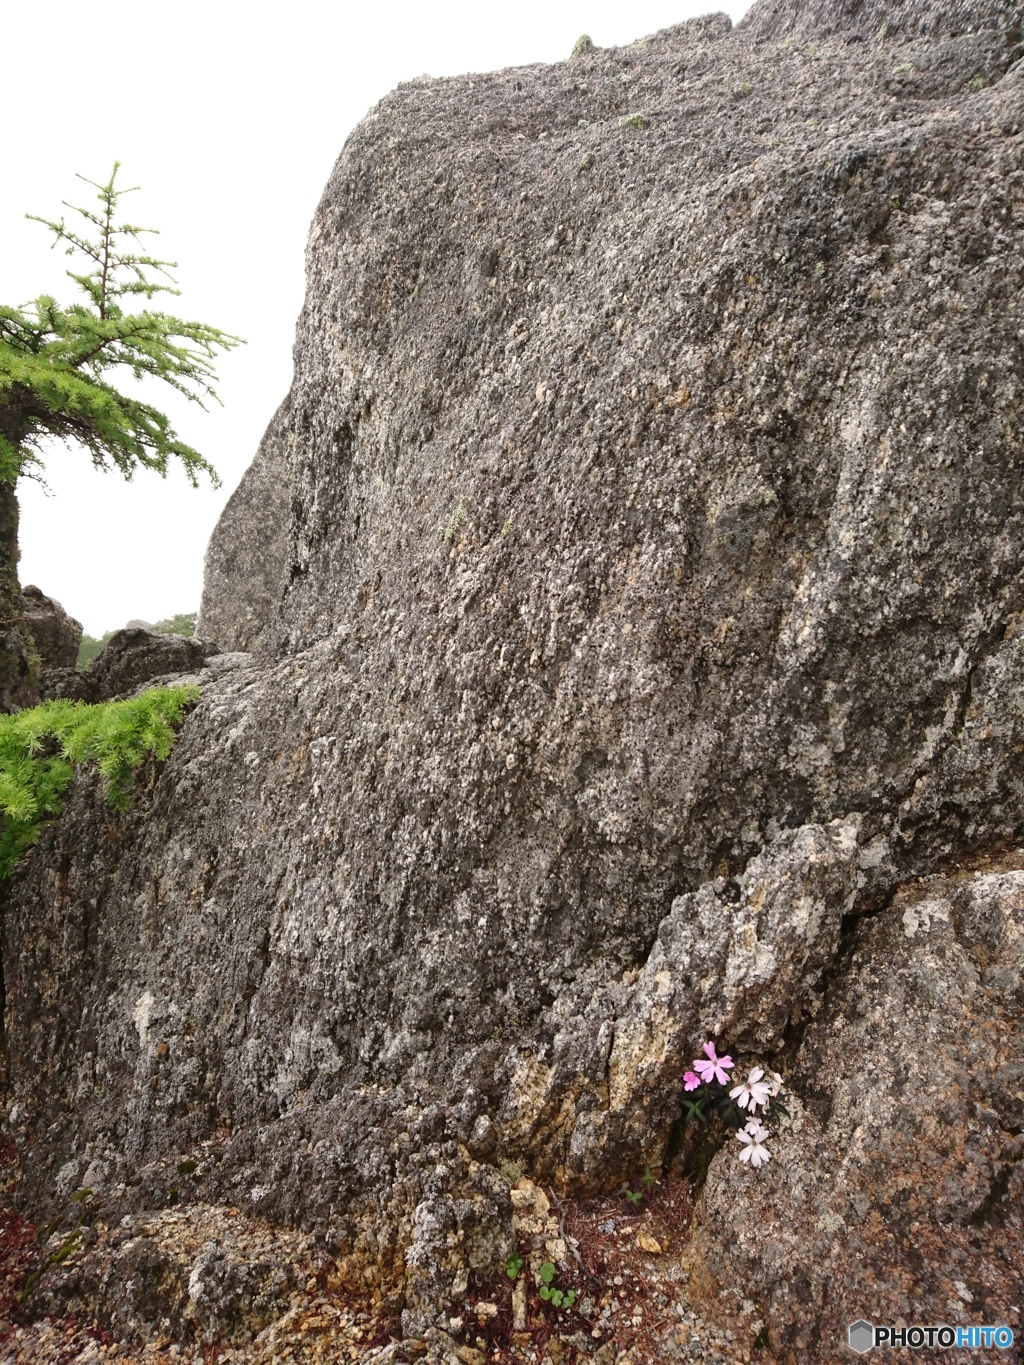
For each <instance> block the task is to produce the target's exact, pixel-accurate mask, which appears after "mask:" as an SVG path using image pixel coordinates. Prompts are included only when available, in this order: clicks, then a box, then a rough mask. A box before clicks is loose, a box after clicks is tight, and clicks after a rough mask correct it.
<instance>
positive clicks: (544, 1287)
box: [539, 1284, 551, 1303]
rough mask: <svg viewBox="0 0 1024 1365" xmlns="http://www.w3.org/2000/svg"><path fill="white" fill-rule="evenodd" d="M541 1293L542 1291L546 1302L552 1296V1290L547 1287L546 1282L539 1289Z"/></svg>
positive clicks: (541, 1294)
mask: <svg viewBox="0 0 1024 1365" xmlns="http://www.w3.org/2000/svg"><path fill="white" fill-rule="evenodd" d="M539 1293H540V1296H541V1298H542V1299H543V1300H544V1301H545V1303H546V1302H547V1300H548V1299H550V1297H551V1290H550V1289H549V1288H548V1287H547V1285H546V1284H542V1285H541V1287H540V1290H539Z"/></svg>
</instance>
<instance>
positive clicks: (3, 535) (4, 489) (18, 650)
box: [0, 481, 39, 711]
mask: <svg viewBox="0 0 1024 1365" xmlns="http://www.w3.org/2000/svg"><path fill="white" fill-rule="evenodd" d="M18 553H19V552H18V499H17V496H16V494H15V491H14V485H13V484H10V483H4V482H3V481H0V711H20V710H21V709H22V707H24V706H33V705H35V703H36V702H37V701H38V700H39V692H38V685H39V660H38V658H37V657H36V651H35V648H34V646H33V644H32V639H31V637H30V635H29V633H28V631H27V630H26V628H25V622H24V620H23V619H22V617H23V613H22V605H21V584H20V583H19V582H18Z"/></svg>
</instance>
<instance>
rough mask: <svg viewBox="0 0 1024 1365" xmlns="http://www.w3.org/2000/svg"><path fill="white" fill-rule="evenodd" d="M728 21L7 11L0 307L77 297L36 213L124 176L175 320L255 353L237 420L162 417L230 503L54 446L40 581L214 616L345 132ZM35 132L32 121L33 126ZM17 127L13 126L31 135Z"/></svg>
mask: <svg viewBox="0 0 1024 1365" xmlns="http://www.w3.org/2000/svg"><path fill="white" fill-rule="evenodd" d="M747 8H748V5H747V4H746V3H738V4H736V3H726V4H716V3H715V2H714V0H632V3H630V4H627V5H623V4H622V3H621V0H616V2H615V3H612V2H611V0H543V2H542V0H518V3H513V4H504V5H500V6H499V5H483V4H475V5H473V4H466V3H457V2H456V0H436V2H435V3H433V4H429V3H427V4H425V3H419V4H414V3H408V0H391V3H389V4H386V5H382V4H378V5H374V4H372V3H364V4H356V3H352V2H351V0H333V2H332V0H321V2H320V3H316V2H315V0H292V3H291V4H287V5H285V4H277V5H266V6H263V7H260V6H257V5H254V4H242V3H241V2H240V0H176V3H175V4H174V5H173V6H171V5H167V4H165V3H163V0H161V3H155V0H104V3H103V4H102V5H100V6H99V7H97V6H95V5H86V4H83V3H82V0H46V3H45V4H44V3H41V2H40V0H35V2H33V0H29V3H25V0H0V30H2V33H3V44H4V49H5V51H6V53H7V56H6V58H5V61H4V106H5V108H6V109H7V110H8V114H9V117H13V118H16V119H18V121H19V125H20V133H19V134H18V135H17V136H14V134H13V131H12V133H11V134H10V135H9V136H8V137H7V138H6V139H5V143H4V165H3V176H2V179H0V300H2V301H3V302H4V303H7V304H11V305H17V304H22V303H25V302H27V301H28V300H30V299H31V298H34V297H35V296H36V295H37V294H40V293H53V294H56V295H57V297H58V298H61V299H65V300H69V299H70V297H71V292H70V291H71V290H73V289H74V286H73V285H71V282H70V281H68V280H65V279H64V276H63V271H64V269H65V268H66V266H67V265H68V264H70V262H68V261H67V260H66V258H65V257H64V256H63V255H61V254H60V253H59V252H54V251H51V250H50V249H49V242H50V238H49V234H48V233H47V232H46V230H45V228H43V227H41V226H40V225H39V224H37V223H30V222H27V221H26V220H25V218H24V214H25V213H26V212H32V213H38V214H41V215H43V216H44V217H48V218H59V217H60V215H61V213H62V209H61V202H60V201H61V200H62V199H68V200H70V201H71V202H72V203H88V202H89V200H88V196H90V195H92V194H93V193H94V191H92V190H91V189H90V188H89V187H88V186H85V185H82V184H81V182H80V181H76V180H75V178H74V176H75V172H76V171H78V172H81V173H82V174H84V175H87V176H89V177H90V179H93V180H102V179H105V178H106V175H107V174H108V172H109V169H110V166H111V163H112V162H113V161H114V159H115V158H117V159H118V160H120V161H121V162H122V163H123V167H124V171H123V183H125V184H128V185H140V186H141V187H142V189H141V191H140V192H139V193H137V194H134V195H131V196H129V197H128V198H127V199H126V200H123V201H122V204H123V206H124V207H125V209H126V210H127V211H128V214H129V215H130V217H131V218H132V219H133V220H134V221H135V222H139V223H143V224H146V225H153V226H155V227H159V228H160V232H161V235H160V237H159V238H154V239H151V240H152V242H153V245H154V247H156V248H157V251H156V254H158V255H160V256H165V257H167V258H169V259H171V260H176V261H178V263H179V269H178V271H177V272H176V274H177V278H178V283H179V287H180V288H181V291H182V295H181V297H180V298H179V299H173V298H170V297H169V296H167V295H165V296H163V297H164V299H165V303H164V307H166V308H167V309H168V311H173V312H176V313H178V314H179V315H180V316H184V317H190V318H198V319H200V320H201V321H203V322H207V323H210V324H212V325H213V326H216V327H220V328H222V329H223V330H225V331H228V332H234V333H236V334H238V335H240V336H243V337H245V338H246V339H247V341H248V345H246V346H244V347H241V348H240V349H239V350H237V351H234V352H232V353H231V354H230V355H228V356H225V357H223V358H222V359H221V361H220V362H219V366H218V370H219V374H220V384H219V391H220V395H221V398H222V400H223V404H224V406H223V407H221V408H216V407H215V408H213V409H212V410H211V412H210V413H209V415H207V414H204V413H203V412H202V411H201V410H199V409H198V408H196V407H194V406H189V405H187V404H185V403H184V402H177V401H174V400H175V399H176V396H175V395H174V394H173V393H172V392H171V391H170V390H166V392H165V391H163V390H162V389H158V390H157V391H155V392H153V393H152V395H151V401H153V402H155V403H156V405H157V406H158V407H161V408H163V409H164V410H165V411H167V412H168V413H170V414H171V415H172V417H173V419H174V421H175V425H176V426H177V429H178V432H179V435H181V437H182V438H183V439H185V440H186V441H188V442H189V444H191V445H193V446H195V447H196V448H197V449H199V450H200V451H202V453H203V454H204V455H206V456H207V458H209V459H210V460H211V461H212V462H213V464H214V465H215V467H216V468H217V469H218V471H219V472H220V475H221V477H222V479H223V483H224V486H223V488H222V489H220V490H219V491H212V490H210V489H209V488H204V489H202V490H201V491H199V492H194V491H192V490H191V489H190V488H189V486H188V484H187V483H186V481H185V480H184V478H182V477H181V476H180V475H179V474H177V473H174V474H172V475H170V476H169V477H168V478H167V480H166V481H163V480H161V479H160V478H159V477H158V476H157V475H154V474H147V473H146V472H144V471H143V472H141V473H139V474H138V475H137V476H136V478H135V479H134V480H133V481H132V482H131V483H130V484H125V482H124V481H123V479H122V478H121V476H120V475H119V474H117V473H107V474H102V473H99V472H97V471H95V470H94V469H93V467H92V464H91V462H90V460H89V458H88V456H87V455H85V454H84V452H82V451H81V450H78V449H74V448H72V449H65V448H63V447H61V446H55V447H54V449H53V452H52V454H51V455H50V457H49V458H48V461H47V466H46V479H47V483H48V485H49V490H50V491H49V494H47V493H45V492H44V491H43V489H42V488H41V487H40V486H39V485H37V484H33V483H29V482H27V481H25V480H23V481H22V482H21V484H20V485H19V497H20V501H21V516H22V524H21V550H22V559H21V580H22V582H23V583H35V584H37V585H38V586H39V587H40V588H42V589H43V591H44V592H47V593H49V594H50V595H51V596H53V597H56V598H57V599H58V600H59V601H60V602H62V603H63V604H64V606H65V607H66V608H67V609H68V610H69V611H70V612H71V613H72V615H74V616H76V617H77V618H78V619H79V620H80V621H81V622H82V623H83V624H84V626H85V628H86V630H87V631H89V632H90V633H92V634H100V633H101V632H103V631H104V630H110V629H114V628H116V627H118V626H121V625H123V624H124V623H125V622H126V621H127V620H129V619H130V618H132V617H142V618H143V619H146V620H150V621H155V620H158V619H159V618H161V617H164V616H169V615H172V614H173V613H174V612H178V611H195V610H196V609H197V607H198V605H199V594H200V590H201V584H202V563H203V553H204V551H205V548H206V542H207V540H208V539H209V536H210V532H211V530H212V529H213V526H214V523H215V522H216V520H217V516H218V515H219V512H220V509H221V508H222V507H223V505H224V502H225V500H226V498H227V497H228V495H229V494H230V492H231V490H232V489H233V488H234V487H235V485H236V484H237V483H238V480H239V479H240V478H241V476H242V474H243V472H244V470H245V468H246V466H247V465H248V463H249V461H250V460H251V458H252V455H253V452H254V450H255V448H256V445H257V442H258V441H259V438H260V436H261V434H262V432H263V429H264V427H265V426H266V424H267V421H268V420H269V418H270V416H271V414H272V413H273V411H274V409H275V408H276V406H277V404H278V403H279V402H280V401H281V399H282V398H283V397H284V395H285V393H286V392H287V389H288V385H289V382H290V378H291V346H292V339H293V334H294V326H295V319H296V317H297V316H298V312H299V308H300V306H301V302H302V291H303V276H302V271H303V250H304V246H305V239H306V231H307V227H308V224H309V221H310V219H311V218H312V215H313V210H314V209H315V207H316V203H317V200H318V199H319V197H320V193H321V191H322V189H323V186H324V184H325V183H326V180H327V177H328V175H329V173H330V170H331V166H332V164H333V162H334V160H335V158H336V156H337V155H338V153H339V152H340V150H341V147H342V144H343V143H344V141H345V138H346V136H347V135H348V133H349V131H350V130H351V129H352V128H353V127H354V126H355V124H356V123H357V122H358V121H359V119H360V118H361V117H362V116H363V114H364V113H366V111H367V110H368V109H369V108H370V106H371V105H373V104H374V103H375V102H376V101H377V100H379V99H380V98H381V97H382V96H383V95H385V94H386V93H387V92H388V91H389V90H391V89H393V88H394V86H395V85H397V84H398V82H399V81H403V80H409V79H411V78H412V77H415V76H419V75H421V74H423V73H424V72H427V73H429V74H430V75H432V76H447V75H455V74H458V73H460V72H464V71H489V70H494V69H496V68H499V67H503V66H518V65H522V64H524V63H528V62H552V61H561V60H563V59H564V58H565V57H567V56H568V54H569V53H570V51H571V50H572V45H573V43H574V42H575V40H576V38H577V37H578V36H579V35H580V34H581V33H589V34H590V35H591V37H592V38H593V39H594V41H595V43H597V44H598V46H600V47H608V46H613V45H618V44H622V43H628V42H632V41H633V40H634V39H636V38H640V37H643V36H644V35H645V34H648V33H653V32H655V31H656V30H657V29H659V28H665V27H667V26H668V25H670V24H675V23H679V22H680V21H681V20H683V19H687V18H690V17H692V16H694V15H697V14H702V13H706V12H708V11H709V10H712V9H724V10H726V11H727V12H728V13H729V14H730V15H731V16H732V18H733V20H734V21H736V20H738V19H739V18H741V17H742V15H743V14H744V13H745V11H746V10H747ZM19 111H20V112H19ZM13 127H14V125H12V130H13Z"/></svg>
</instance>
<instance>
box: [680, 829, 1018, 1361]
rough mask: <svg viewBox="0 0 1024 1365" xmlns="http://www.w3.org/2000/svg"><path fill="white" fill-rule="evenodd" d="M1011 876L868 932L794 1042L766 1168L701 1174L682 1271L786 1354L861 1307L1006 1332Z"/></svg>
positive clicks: (1010, 1257) (1011, 1295)
mask: <svg viewBox="0 0 1024 1365" xmlns="http://www.w3.org/2000/svg"><path fill="white" fill-rule="evenodd" d="M1022 867H1024V855H1019V856H1017V857H1016V858H1015V859H1013V860H1012V862H1011V863H1010V864H1008V865H1006V864H1004V866H1003V867H1002V868H1000V870H998V871H995V870H989V871H976V872H974V873H971V874H963V875H960V876H949V875H946V876H936V877H933V878H927V879H925V880H923V881H922V882H921V883H919V884H913V885H911V886H909V887H905V888H903V889H902V890H901V891H900V893H899V894H898V895H897V896H896V897H895V898H894V900H893V902H892V904H891V905H889V906H888V907H887V908H886V909H885V910H884V911H883V912H882V913H881V914H879V915H878V916H877V917H872V918H870V919H867V920H864V921H862V922H861V923H860V924H859V925H858V926H857V929H856V931H855V932H854V933H853V934H851V935H850V937H849V940H848V941H847V943H846V944H845V946H844V951H843V954H842V957H841V958H840V960H839V961H838V962H837V963H836V966H835V968H834V972H833V975H832V978H831V980H830V982H829V985H828V988H827V990H825V991H824V993H823V994H822V995H821V996H820V997H819V998H818V999H817V1000H816V1001H815V1004H816V1005H817V1007H818V1008H816V1009H815V1010H814V1012H813V1016H812V1017H811V1019H810V1020H809V1021H808V1022H807V1023H806V1027H805V1029H804V1030H803V1031H802V1038H801V1040H800V1042H799V1046H798V1047H795V1048H794V1049H793V1050H792V1053H791V1055H792V1059H793V1060H792V1073H791V1082H792V1086H793V1090H794V1092H795V1095H796V1096H797V1099H796V1101H795V1103H794V1107H793V1118H792V1121H791V1122H790V1123H788V1124H786V1126H785V1131H784V1132H783V1133H782V1134H781V1136H780V1138H779V1141H778V1144H777V1147H776V1153H775V1155H776V1157H777V1164H776V1165H775V1166H774V1167H770V1168H769V1169H770V1171H771V1174H770V1177H769V1178H767V1179H765V1178H764V1176H767V1175H768V1169H766V1170H765V1172H764V1173H763V1175H762V1174H761V1173H759V1176H758V1178H755V1179H751V1174H752V1173H751V1172H750V1171H749V1170H746V1169H745V1168H744V1167H742V1166H741V1165H740V1163H739V1162H738V1160H737V1158H736V1153H735V1152H731V1153H730V1152H725V1153H723V1154H722V1155H721V1156H719V1157H718V1158H716V1160H715V1161H714V1162H713V1164H712V1166H711V1170H710V1172H709V1176H708V1181H707V1184H706V1186H705V1188H704V1193H703V1197H702V1199H701V1202H700V1204H699V1205H698V1209H697V1220H698V1223H699V1224H700V1226H699V1229H698V1232H697V1235H696V1237H695V1239H694V1243H693V1245H692V1247H691V1248H690V1251H689V1254H688V1257H687V1260H688V1261H689V1262H690V1263H691V1264H692V1265H693V1266H694V1267H700V1269H701V1270H702V1271H703V1272H704V1274H703V1278H702V1283H703V1284H704V1285H705V1287H706V1289H708V1290H709V1291H712V1292H713V1290H714V1289H715V1288H717V1287H718V1286H721V1287H722V1288H724V1289H727V1290H731V1291H732V1294H733V1297H734V1298H736V1299H743V1298H746V1299H748V1300H752V1301H753V1302H755V1303H756V1304H757V1305H758V1306H759V1308H760V1310H761V1312H762V1314H763V1315H764V1318H765V1320H766V1321H768V1322H769V1323H770V1324H771V1328H770V1335H771V1339H772V1342H773V1344H774V1345H775V1346H776V1347H777V1348H779V1347H781V1348H783V1349H784V1351H787V1352H788V1350H792V1349H795V1350H796V1351H797V1353H798V1356H797V1358H806V1356H805V1354H804V1353H806V1352H813V1353H815V1354H817V1353H818V1352H823V1353H827V1351H828V1349H829V1347H830V1346H831V1345H832V1344H833V1343H835V1342H836V1341H840V1340H841V1339H842V1335H843V1331H844V1329H845V1327H846V1325H847V1324H848V1323H850V1322H855V1321H856V1320H857V1318H859V1317H861V1316H863V1315H864V1314H865V1310H866V1308H867V1307H868V1305H870V1306H871V1310H872V1311H871V1314H869V1315H868V1316H869V1319H870V1320H871V1321H875V1322H883V1323H896V1322H897V1320H899V1319H902V1320H903V1321H904V1322H909V1323H952V1324H961V1323H962V1324H968V1325H969V1324H971V1323H1004V1322H1008V1323H1009V1325H1010V1326H1012V1327H1013V1328H1015V1329H1016V1331H1017V1332H1019V1330H1020V1327H1021V1321H1022V1317H1024V1259H1022V1257H1021V1250H1022V1248H1024V871H1021V870H1020V869H1021V868H1022ZM773 1145H775V1144H773ZM708 1276H710V1277H711V1280H710V1282H709V1280H708V1278H707V1277H708ZM964 1354H965V1355H966V1354H969V1353H964Z"/></svg>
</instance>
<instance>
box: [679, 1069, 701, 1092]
mask: <svg viewBox="0 0 1024 1365" xmlns="http://www.w3.org/2000/svg"><path fill="white" fill-rule="evenodd" d="M698 1085H700V1077H699V1076H697V1075H695V1074H694V1073H693V1072H692V1071H685V1072H684V1073H683V1089H684V1090H696V1089H697V1087H698Z"/></svg>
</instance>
